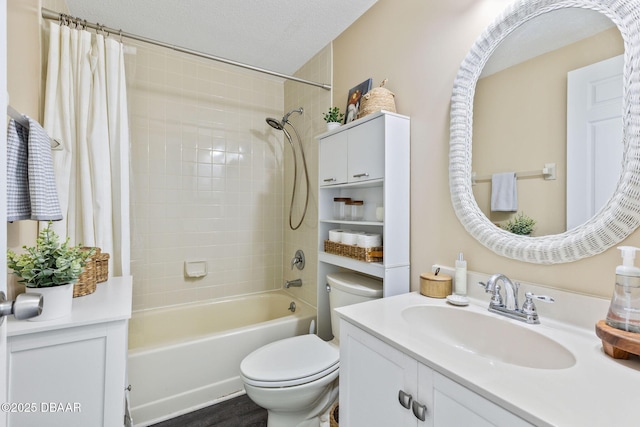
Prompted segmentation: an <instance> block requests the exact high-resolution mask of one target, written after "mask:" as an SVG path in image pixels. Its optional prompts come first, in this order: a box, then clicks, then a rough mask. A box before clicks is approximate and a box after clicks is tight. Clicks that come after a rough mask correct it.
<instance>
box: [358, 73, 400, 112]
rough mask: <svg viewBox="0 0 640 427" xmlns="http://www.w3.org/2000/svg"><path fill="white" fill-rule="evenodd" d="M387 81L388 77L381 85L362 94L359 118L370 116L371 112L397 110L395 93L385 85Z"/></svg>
mask: <svg viewBox="0 0 640 427" xmlns="http://www.w3.org/2000/svg"><path fill="white" fill-rule="evenodd" d="M385 83H387V79H384V81H383V82H382V83H380V87H376V88H373V89H371V90H370V91H369V92H367V93H365V94H364V95H362V99H361V100H360V110H359V112H358V118H361V117H364V116H368V115H369V114H372V113H376V112H378V111H381V110H385V111H390V112H392V113H395V112H396V101H395V95H394V93H393V92H391V91H390V90H388V89H385V88H384V87H383V86H384V85H385Z"/></svg>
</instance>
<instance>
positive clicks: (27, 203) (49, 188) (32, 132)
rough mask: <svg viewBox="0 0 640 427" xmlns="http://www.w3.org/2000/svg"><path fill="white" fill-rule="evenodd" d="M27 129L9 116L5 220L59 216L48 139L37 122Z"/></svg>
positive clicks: (55, 217) (39, 219) (31, 123)
mask: <svg viewBox="0 0 640 427" xmlns="http://www.w3.org/2000/svg"><path fill="white" fill-rule="evenodd" d="M25 119H27V120H28V121H29V128H25V127H24V126H22V125H21V124H20V123H17V122H16V121H15V120H13V119H11V120H10V121H9V127H8V129H7V205H8V206H7V221H17V220H21V219H33V220H36V221H49V220H51V221H58V220H61V219H62V212H61V211H60V202H59V201H58V193H57V191H56V182H55V176H54V172H53V158H52V156H51V139H50V138H49V135H48V134H47V132H46V131H45V130H44V129H43V128H42V126H40V123H38V122H37V121H35V120H33V119H31V118H29V117H27V116H25Z"/></svg>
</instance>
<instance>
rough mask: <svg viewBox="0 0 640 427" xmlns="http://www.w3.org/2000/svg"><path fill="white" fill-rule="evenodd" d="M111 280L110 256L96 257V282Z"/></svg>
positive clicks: (102, 254) (104, 254)
mask: <svg viewBox="0 0 640 427" xmlns="http://www.w3.org/2000/svg"><path fill="white" fill-rule="evenodd" d="M107 280H109V254H107V253H101V254H99V255H97V256H96V281H97V282H98V283H102V282H106V281H107Z"/></svg>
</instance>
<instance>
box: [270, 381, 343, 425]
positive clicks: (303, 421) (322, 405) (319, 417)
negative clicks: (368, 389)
mask: <svg viewBox="0 0 640 427" xmlns="http://www.w3.org/2000/svg"><path fill="white" fill-rule="evenodd" d="M337 401H338V380H336V381H335V382H334V384H332V387H331V389H330V390H329V392H328V393H326V394H323V395H322V396H321V397H320V399H318V401H317V402H316V403H314V406H313V408H306V410H303V411H297V412H285V411H276V410H268V409H267V414H268V418H267V427H320V426H321V425H328V423H329V410H330V409H331V406H333V404H334V403H336V402H337ZM324 418H326V420H325V419H324Z"/></svg>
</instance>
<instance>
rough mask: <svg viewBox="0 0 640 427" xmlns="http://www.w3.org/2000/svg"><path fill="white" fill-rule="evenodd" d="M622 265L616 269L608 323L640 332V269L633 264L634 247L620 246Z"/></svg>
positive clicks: (615, 326) (635, 249)
mask: <svg viewBox="0 0 640 427" xmlns="http://www.w3.org/2000/svg"><path fill="white" fill-rule="evenodd" d="M618 249H620V250H621V251H622V260H623V261H622V265H619V266H618V267H616V285H615V289H614V292H613V298H612V299H611V306H610V307H609V312H608V313H607V319H606V323H607V325H609V326H612V327H614V328H616V329H621V330H623V331H628V332H640V268H638V267H636V266H635V265H634V264H633V260H634V258H635V257H636V251H638V250H640V249H638V248H636V247H633V246H620V247H618Z"/></svg>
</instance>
